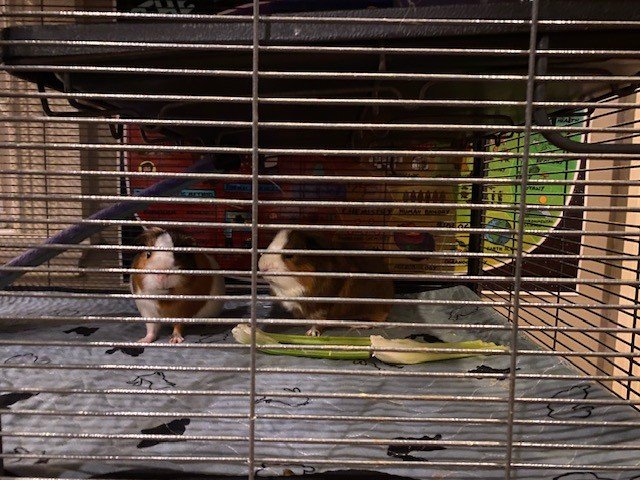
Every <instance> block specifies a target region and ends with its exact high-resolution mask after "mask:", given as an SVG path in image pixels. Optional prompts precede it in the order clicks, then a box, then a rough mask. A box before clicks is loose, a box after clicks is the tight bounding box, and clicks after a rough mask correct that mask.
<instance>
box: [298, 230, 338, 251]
mask: <svg viewBox="0 0 640 480" xmlns="http://www.w3.org/2000/svg"><path fill="white" fill-rule="evenodd" d="M303 238H304V240H305V243H306V244H307V245H306V247H307V249H308V250H329V249H331V242H329V240H328V239H327V237H325V236H324V235H322V234H320V235H318V234H313V233H308V232H304V233H303Z"/></svg>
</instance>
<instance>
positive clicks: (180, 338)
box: [169, 333, 184, 344]
mask: <svg viewBox="0 0 640 480" xmlns="http://www.w3.org/2000/svg"><path fill="white" fill-rule="evenodd" d="M182 342H184V337H183V336H182V335H178V334H176V333H174V334H173V335H171V338H169V343H174V344H177V343H182Z"/></svg>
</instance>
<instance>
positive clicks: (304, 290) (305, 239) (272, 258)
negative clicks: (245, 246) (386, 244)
mask: <svg viewBox="0 0 640 480" xmlns="http://www.w3.org/2000/svg"><path fill="white" fill-rule="evenodd" d="M334 249H343V247H340V246H339V245H338V243H337V242H335V241H334V242H330V241H329V240H328V239H327V238H326V237H324V236H322V235H317V234H311V233H306V232H300V231H292V230H280V231H279V232H278V233H277V234H276V236H275V237H274V239H273V240H272V242H271V244H270V245H269V247H267V252H266V253H264V254H263V255H262V256H261V257H260V260H259V262H258V268H259V269H260V272H261V274H262V276H263V278H264V279H265V280H266V281H267V282H268V283H269V286H270V287H271V292H272V293H273V295H275V296H276V297H342V298H372V299H381V298H389V299H391V298H393V296H394V289H393V282H392V281H390V280H385V279H382V280H380V279H368V278H344V277H343V278H332V277H328V276H327V277H314V276H287V275H283V276H272V275H269V273H272V272H278V273H285V272H337V273H358V272H359V273H365V272H368V273H385V271H386V269H385V267H384V264H383V262H382V261H381V260H380V259H379V257H369V258H367V257H365V258H363V257H358V256H356V255H353V256H344V257H343V256H338V255H308V254H282V253H277V251H278V250H334ZM269 251H275V252H274V253H269ZM282 305H283V307H284V308H286V309H287V310H288V311H289V312H291V313H292V314H293V315H294V316H295V317H297V318H308V319H309V320H347V321H348V320H354V321H372V322H383V321H385V320H386V319H387V317H388V315H389V311H390V310H391V305H389V304H385V303H344V302H339V301H333V302H332V301H327V302H322V301H319V302H296V301H295V300H285V301H282ZM321 333H322V328H321V327H320V326H318V325H313V326H312V327H311V328H310V329H309V330H308V331H307V335H312V336H316V335H320V334H321Z"/></svg>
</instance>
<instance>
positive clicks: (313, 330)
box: [306, 327, 322, 337]
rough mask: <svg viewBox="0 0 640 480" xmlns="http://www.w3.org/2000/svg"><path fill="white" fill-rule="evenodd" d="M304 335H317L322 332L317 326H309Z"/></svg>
mask: <svg viewBox="0 0 640 480" xmlns="http://www.w3.org/2000/svg"><path fill="white" fill-rule="evenodd" d="M306 335H307V336H308V337H319V336H320V335H322V332H321V331H320V329H319V328H318V327H311V328H310V329H309V330H307V334H306Z"/></svg>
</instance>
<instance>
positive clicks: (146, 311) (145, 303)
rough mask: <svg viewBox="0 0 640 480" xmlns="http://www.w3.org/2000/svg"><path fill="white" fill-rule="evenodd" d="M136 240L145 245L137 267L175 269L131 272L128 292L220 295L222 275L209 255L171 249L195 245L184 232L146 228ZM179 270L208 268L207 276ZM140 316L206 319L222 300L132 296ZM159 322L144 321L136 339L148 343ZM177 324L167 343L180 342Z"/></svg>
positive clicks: (180, 334) (179, 325) (143, 268)
mask: <svg viewBox="0 0 640 480" xmlns="http://www.w3.org/2000/svg"><path fill="white" fill-rule="evenodd" d="M138 243H139V244H141V245H145V246H147V247H149V250H147V251H143V252H141V253H139V254H138V255H137V256H136V257H135V258H134V260H133V265H132V268H134V269H137V270H175V271H176V272H175V273H173V272H171V273H169V272H167V273H145V272H141V273H132V274H131V292H132V293H133V294H134V295H224V291H225V287H224V278H223V277H222V276H221V275H219V274H217V273H215V271H216V270H218V269H219V267H218V263H217V262H216V261H215V259H214V258H213V257H211V256H209V255H205V254H204V253H199V252H173V251H168V250H155V249H172V248H174V247H177V248H179V247H195V246H196V243H195V241H194V239H193V238H191V237H190V236H188V235H185V234H184V233H180V232H176V231H169V230H163V229H161V228H149V229H147V230H145V232H144V233H143V234H142V235H141V236H140V237H139V238H138ZM180 270H211V271H212V273H211V275H200V274H199V275H189V274H181V273H180V272H179V271H180ZM135 302H136V306H137V307H138V310H139V311H140V315H142V316H143V317H151V318H205V317H206V318H208V317H215V316H217V315H218V314H219V313H220V311H221V310H222V306H223V303H224V302H223V301H222V300H179V299H176V300H172V299H167V300H145V299H136V301H135ZM159 331H160V324H157V323H147V335H146V336H145V337H143V338H141V339H140V340H138V342H140V343H151V342H153V341H155V340H156V339H157V338H158V332H159ZM182 333H183V330H182V325H181V324H178V323H177V324H174V325H173V334H172V335H171V339H170V342H171V343H181V342H183V341H184V338H183V336H182Z"/></svg>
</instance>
